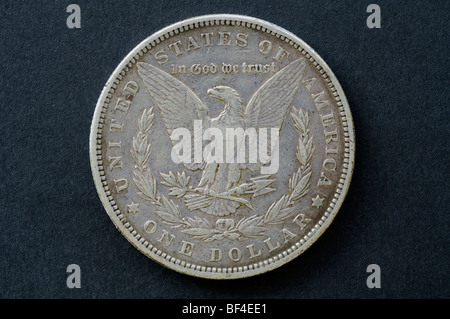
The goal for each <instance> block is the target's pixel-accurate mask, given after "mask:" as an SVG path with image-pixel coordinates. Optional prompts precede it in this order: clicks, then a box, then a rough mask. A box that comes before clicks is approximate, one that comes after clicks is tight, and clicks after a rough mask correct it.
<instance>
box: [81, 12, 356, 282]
mask: <svg viewBox="0 0 450 319" xmlns="http://www.w3.org/2000/svg"><path fill="white" fill-rule="evenodd" d="M90 153H91V166H92V173H93V177H94V181H95V184H96V187H97V190H98V193H99V195H100V198H101V200H102V203H103V205H104V207H105V209H106V211H107V213H108V214H109V216H110V218H111V219H112V221H113V222H114V224H115V225H116V227H117V228H118V229H119V230H120V231H121V232H122V234H123V235H124V236H125V237H126V238H127V239H128V240H129V241H130V242H131V243H132V244H133V245H134V246H135V247H137V248H138V249H139V250H140V251H141V252H142V253H144V254H145V255H146V256H148V257H150V258H152V259H153V260H155V261H157V262H159V263H161V264H163V265H164V266H167V267H169V268H171V269H173V270H176V271H179V272H181V273H185V274H188V275H193V276H198V277H204V278H213V279H234V278H242V277H248V276H253V275H257V274H261V273H264V272H267V271H269V270H272V269H275V268H277V267H279V266H281V265H283V264H285V263H286V262H288V261H290V260H292V259H293V258H295V257H297V256H299V255H300V254H301V253H302V252H303V251H305V250H306V249H307V248H308V247H309V246H311V244H312V243H314V241H315V240H317V239H318V237H319V236H320V235H321V234H322V233H323V232H324V231H325V230H326V229H327V227H328V226H329V225H330V223H331V222H332V220H333V219H334V217H335V216H336V214H337V212H338V210H339V208H340V207H341V204H342V202H343V200H344V197H345V195H346V193H347V190H348V187H349V183H350V180H351V174H352V170H353V163H354V131H353V122H352V117H351V113H350V109H349V106H348V104H347V100H346V98H345V95H344V92H343V91H342V88H341V86H340V85H339V83H338V81H337V79H336V77H335V76H334V75H333V73H332V71H331V70H330V68H329V67H328V66H327V65H326V64H325V62H324V61H323V60H322V59H321V58H320V57H319V56H318V55H317V53H316V52H315V51H314V50H313V49H311V48H310V47H309V46H308V45H307V44H306V43H304V42H303V41H302V40H301V39H299V38H298V37H297V36H295V35H293V34H292V33H290V32H288V31H286V30H284V29H282V28H280V27H277V26H275V25H273V24H271V23H268V22H265V21H262V20H259V19H255V18H250V17H246V16H238V15H209V16H201V17H196V18H192V19H188V20H185V21H181V22H178V23H175V24H173V25H171V26H169V27H166V28H164V29H162V30H161V31H159V32H157V33H155V34H153V35H152V36H150V37H149V38H147V39H146V40H145V41H143V42H142V43H141V44H139V45H138V46H137V47H136V48H135V49H134V50H133V51H132V52H131V53H130V54H129V55H128V56H126V58H125V59H124V60H123V61H122V62H121V63H120V65H119V66H118V67H117V69H116V70H115V71H114V73H113V74H112V76H111V77H110V79H109V81H108V82H107V83H106V86H105V88H104V90H103V92H102V93H101V95H100V98H99V100H98V103H97V107H96V110H95V114H94V118H93V122H92V127H91V138H90Z"/></svg>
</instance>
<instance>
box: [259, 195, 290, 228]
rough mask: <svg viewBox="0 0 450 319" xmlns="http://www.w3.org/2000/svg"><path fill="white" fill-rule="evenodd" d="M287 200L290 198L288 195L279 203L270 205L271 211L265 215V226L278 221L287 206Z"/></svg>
mask: <svg viewBox="0 0 450 319" xmlns="http://www.w3.org/2000/svg"><path fill="white" fill-rule="evenodd" d="M287 199H288V197H287V196H286V195H283V196H282V197H281V198H280V199H279V200H278V201H276V202H274V203H273V204H272V205H270V207H269V209H268V210H267V212H266V213H265V214H264V218H263V221H264V224H270V223H273V222H274V221H277V220H278V215H279V214H280V212H281V210H282V209H283V208H285V206H286V205H287V202H288V201H287Z"/></svg>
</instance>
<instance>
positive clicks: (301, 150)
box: [296, 139, 308, 166]
mask: <svg viewBox="0 0 450 319" xmlns="http://www.w3.org/2000/svg"><path fill="white" fill-rule="evenodd" d="M296 155H297V160H298V161H299V163H300V164H301V165H302V166H305V165H306V163H307V162H308V154H307V152H306V147H305V144H304V143H303V141H302V140H301V139H299V140H298V145H297V154H296Z"/></svg>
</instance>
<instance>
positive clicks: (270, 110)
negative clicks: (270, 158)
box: [138, 59, 306, 216]
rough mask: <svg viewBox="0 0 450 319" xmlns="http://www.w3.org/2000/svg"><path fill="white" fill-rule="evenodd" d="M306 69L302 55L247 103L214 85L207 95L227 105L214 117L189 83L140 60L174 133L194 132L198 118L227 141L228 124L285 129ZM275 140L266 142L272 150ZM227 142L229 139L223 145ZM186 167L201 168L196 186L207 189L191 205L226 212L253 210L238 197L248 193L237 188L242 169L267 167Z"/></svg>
mask: <svg viewBox="0 0 450 319" xmlns="http://www.w3.org/2000/svg"><path fill="white" fill-rule="evenodd" d="M305 68H306V64H305V62H304V60H303V59H298V60H295V61H293V62H291V63H290V64H288V65H287V66H286V67H284V68H283V69H281V70H280V71H279V72H277V73H275V74H274V75H273V76H272V77H270V78H269V79H268V80H267V81H266V82H265V83H264V84H263V85H261V86H260V88H259V89H258V90H257V91H256V92H255V93H254V94H253V96H252V97H251V98H250V100H249V102H248V103H247V104H244V103H243V100H242V97H241V96H240V94H239V93H238V91H237V90H235V89H233V88H231V87H229V86H224V85H218V86H214V87H212V88H209V89H208V90H207V94H208V96H209V97H211V98H213V99H218V100H220V101H222V102H223V103H224V108H223V111H222V112H221V113H220V114H219V115H218V116H217V117H211V116H210V114H209V108H208V107H207V106H206V105H205V104H204V103H203V102H202V101H201V100H200V98H199V97H198V96H197V95H196V94H195V93H194V92H193V91H192V90H191V89H190V88H189V87H188V86H187V85H185V84H184V83H182V82H181V81H180V80H178V79H176V78H175V77H173V76H171V75H170V74H168V73H167V72H165V71H162V70H161V69H158V68H157V67H155V66H153V65H151V64H148V63H145V62H139V63H138V73H139V76H140V77H141V79H142V81H143V83H144V84H145V87H146V88H147V92H148V94H149V95H150V97H151V98H152V100H153V101H154V104H155V105H156V106H157V107H158V109H159V111H160V114H161V117H162V119H163V121H164V125H165V127H166V130H167V132H168V134H169V136H170V135H171V133H172V131H173V130H175V129H177V128H187V129H188V130H190V131H191V132H192V131H193V130H194V121H198V120H200V121H202V122H201V123H202V127H203V128H218V129H220V130H222V131H223V136H224V139H225V136H226V134H225V130H226V128H243V129H244V130H245V129H246V128H255V129H258V128H277V129H279V130H281V127H282V125H283V121H284V118H285V116H286V113H287V110H288V108H289V107H290V106H291V104H292V102H293V99H294V97H295V95H296V94H297V92H298V90H299V87H300V82H301V81H302V78H303V75H304V73H305ZM273 142H274V141H269V140H268V141H267V144H268V149H269V150H270V149H271V145H270V143H273ZM172 143H173V144H175V141H173V140H172ZM225 143H226V141H225V140H224V143H223V145H225ZM191 154H194V153H193V152H192V153H191ZM192 156H193V155H192ZM183 165H184V166H185V167H186V168H187V169H189V170H191V171H196V170H201V172H202V175H201V178H200V182H199V184H198V187H197V189H202V190H204V194H193V195H185V196H184V200H185V203H186V205H187V207H188V209H190V210H195V209H198V210H201V211H203V212H205V213H207V214H210V215H214V216H226V215H230V214H232V213H235V212H236V210H237V209H238V208H239V207H240V206H241V205H243V204H245V205H246V206H248V207H250V208H252V206H251V204H250V203H248V201H246V200H244V199H239V197H238V196H239V195H242V194H243V192H242V191H240V192H239V191H237V190H238V189H240V188H239V182H240V179H241V175H242V174H241V173H242V172H241V171H242V170H246V169H248V170H250V171H252V172H254V171H256V170H258V169H260V168H261V167H262V166H263V165H264V163H262V162H261V161H258V162H257V163H237V162H229V161H224V162H223V163H216V162H209V161H207V160H205V159H203V162H201V163H195V162H194V161H191V162H190V163H184V162H183ZM211 194H213V195H214V196H211ZM246 203H248V204H246Z"/></svg>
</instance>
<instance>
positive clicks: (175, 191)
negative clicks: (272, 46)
mask: <svg viewBox="0 0 450 319" xmlns="http://www.w3.org/2000/svg"><path fill="white" fill-rule="evenodd" d="M169 190H170V192H169V195H170V196H176V197H177V198H180V197H183V196H184V194H186V189H185V188H176V187H173V188H170V189H169Z"/></svg>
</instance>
